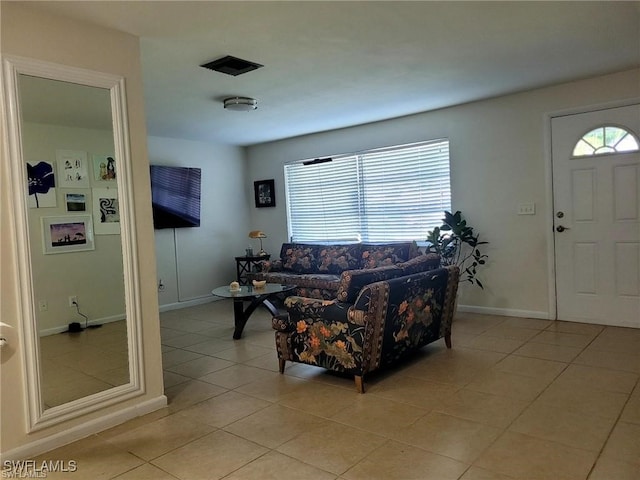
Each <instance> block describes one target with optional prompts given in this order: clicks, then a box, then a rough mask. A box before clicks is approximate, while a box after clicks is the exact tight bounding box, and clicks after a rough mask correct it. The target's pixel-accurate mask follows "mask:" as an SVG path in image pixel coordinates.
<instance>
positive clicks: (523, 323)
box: [502, 317, 553, 330]
mask: <svg viewBox="0 0 640 480" xmlns="http://www.w3.org/2000/svg"><path fill="white" fill-rule="evenodd" d="M502 325H504V326H508V327H519V328H531V329H533V330H545V329H547V328H549V327H550V326H551V325H553V321H551V320H542V319H540V318H518V317H505V320H504V322H502Z"/></svg>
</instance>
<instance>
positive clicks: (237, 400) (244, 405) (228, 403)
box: [178, 391, 271, 427]
mask: <svg viewBox="0 0 640 480" xmlns="http://www.w3.org/2000/svg"><path fill="white" fill-rule="evenodd" d="M269 405H271V403H270V402H267V401H265V400H260V399H259V398H255V397H250V396H248V395H243V394H242V393H237V392H233V391H230V392H226V393H223V394H221V395H217V396H215V397H213V398H210V399H209V400H205V401H204V402H200V403H198V404H197V405H194V406H192V407H189V408H186V409H184V410H181V411H180V412H178V415H180V416H181V417H183V418H185V419H189V420H192V421H194V422H200V423H203V424H207V425H212V426H214V427H223V426H225V425H228V424H230V423H233V422H235V421H236V420H238V419H240V418H243V417H246V416H247V415H251V414H252V413H254V412H257V411H259V410H262V409H263V408H266V407H268V406H269Z"/></svg>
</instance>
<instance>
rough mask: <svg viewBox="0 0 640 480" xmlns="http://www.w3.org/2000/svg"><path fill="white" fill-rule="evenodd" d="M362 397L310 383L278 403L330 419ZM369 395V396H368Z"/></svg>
mask: <svg viewBox="0 0 640 480" xmlns="http://www.w3.org/2000/svg"><path fill="white" fill-rule="evenodd" d="M358 395H360V394H359V393H357V392H356V391H355V388H354V389H353V391H348V390H346V389H344V388H338V387H334V386H331V385H324V384H322V383H319V382H308V384H307V385H305V387H304V388H301V389H297V390H295V391H293V392H291V393H287V394H285V395H283V396H282V397H280V399H279V400H278V403H279V404H280V405H284V406H285V407H290V408H296V409H298V410H302V411H305V412H308V413H311V414H313V415H317V416H320V417H323V418H329V417H332V416H333V415H335V414H336V413H338V412H339V411H341V410H344V409H345V408H348V407H350V406H351V405H353V402H354V401H355V400H356V398H357V397H358ZM367 395H368V394H367Z"/></svg>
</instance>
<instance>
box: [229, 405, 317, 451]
mask: <svg viewBox="0 0 640 480" xmlns="http://www.w3.org/2000/svg"><path fill="white" fill-rule="evenodd" d="M328 422H329V421H328V420H326V419H323V418H321V417H317V416H315V415H310V414H309V413H306V412H301V411H299V410H295V409H293V408H288V407H283V406H281V405H271V406H269V407H267V408H264V409H262V410H260V411H258V412H256V413H253V414H252V415H249V416H245V417H243V418H242V419H241V420H238V421H237V422H234V423H232V424H230V425H227V426H226V427H224V430H226V431H227V432H230V433H233V434H234V435H237V436H239V437H242V438H246V439H247V440H251V441H252V442H255V443H258V444H260V445H264V446H265V447H268V448H276V447H278V446H280V445H282V444H283V443H286V442H288V441H289V440H291V439H292V438H294V437H296V436H298V435H300V434H302V433H304V432H307V431H309V430H312V429H314V428H317V427H320V426H322V425H327V424H328Z"/></svg>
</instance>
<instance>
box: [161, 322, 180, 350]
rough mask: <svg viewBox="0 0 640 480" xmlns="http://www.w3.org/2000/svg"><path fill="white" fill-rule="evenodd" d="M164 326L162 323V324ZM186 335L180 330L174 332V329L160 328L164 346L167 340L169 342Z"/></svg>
mask: <svg viewBox="0 0 640 480" xmlns="http://www.w3.org/2000/svg"><path fill="white" fill-rule="evenodd" d="M160 324H161V325H162V321H161V322H160ZM182 335H184V332H181V331H180V330H174V329H173V328H166V327H160V338H161V340H162V344H163V345H164V341H165V340H169V339H170V338H175V337H180V336H182Z"/></svg>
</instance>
